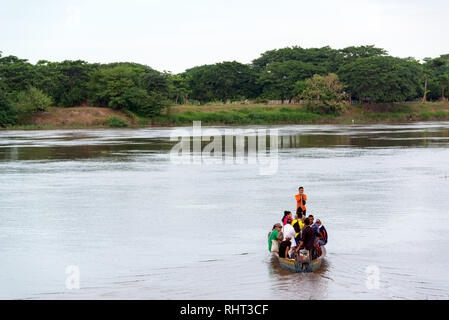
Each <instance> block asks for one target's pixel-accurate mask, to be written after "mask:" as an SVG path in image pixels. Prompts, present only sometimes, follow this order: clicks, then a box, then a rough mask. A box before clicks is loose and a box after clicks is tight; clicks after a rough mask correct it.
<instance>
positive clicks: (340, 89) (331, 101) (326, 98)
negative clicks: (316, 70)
mask: <svg viewBox="0 0 449 320" xmlns="http://www.w3.org/2000/svg"><path fill="white" fill-rule="evenodd" d="M301 98H302V99H303V100H304V101H305V104H306V106H307V108H308V109H309V110H310V111H312V112H316V113H327V114H331V113H338V112H341V111H343V110H344V109H345V105H346V104H347V95H346V93H345V92H344V86H343V84H342V83H341V82H340V81H339V80H338V76H337V75H336V74H334V73H331V74H329V75H327V76H321V75H318V74H316V75H314V76H313V77H312V78H310V79H307V80H306V82H305V89H304V91H303V93H302V95H301Z"/></svg>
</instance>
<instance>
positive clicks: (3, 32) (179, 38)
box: [0, 0, 449, 73]
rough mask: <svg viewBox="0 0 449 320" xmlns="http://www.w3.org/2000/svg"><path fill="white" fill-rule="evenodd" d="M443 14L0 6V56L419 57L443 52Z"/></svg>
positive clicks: (217, 6)
mask: <svg viewBox="0 0 449 320" xmlns="http://www.w3.org/2000/svg"><path fill="white" fill-rule="evenodd" d="M448 13H449V1H444V0H427V1H416V0H390V1H388V0H357V1H356V0H345V1H343V0H342V1H331V0H315V1H310V0H308V1H303V0H269V1H266V0H238V1H236V0H222V1H213V0H209V1H206V0H164V1H162V0H126V1H124V0H122V1H115V0H109V1H106V0H90V1H87V0H86V1H83V0H72V1H63V0H39V1H38V0H35V1H34V0H28V1H26V0H11V1H5V0H0V51H3V55H10V54H11V55H16V56H19V57H20V58H25V59H29V60H30V61H31V62H32V63H35V62H37V61H38V60H40V59H46V60H50V61H62V60H65V59H72V60H75V59H83V60H86V61H89V62H102V63H107V62H115V61H131V62H138V63H142V64H146V65H149V66H151V67H153V68H155V69H157V70H160V71H163V70H167V71H172V72H174V73H178V72H182V71H184V70H185V69H187V68H190V67H193V66H197V65H203V64H210V63H215V62H221V61H232V60H237V61H240V62H242V63H249V62H251V60H253V59H255V58H257V57H259V55H260V54H261V53H262V52H264V51H266V50H271V49H277V48H283V47H286V46H293V45H298V46H301V47H304V48H309V47H322V46H326V45H329V46H331V47H333V48H343V47H347V46H351V45H370V44H373V45H375V46H377V47H381V48H385V49H386V50H388V51H389V53H390V54H392V55H394V56H399V57H408V56H413V57H415V58H417V59H422V58H424V57H429V56H430V57H436V56H439V55H440V54H445V53H449V36H448V30H449V18H448Z"/></svg>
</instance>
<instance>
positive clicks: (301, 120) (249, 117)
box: [7, 102, 449, 130]
mask: <svg viewBox="0 0 449 320" xmlns="http://www.w3.org/2000/svg"><path fill="white" fill-rule="evenodd" d="M192 121H201V122H202V124H203V125H263V124H353V123H354V124H369V123H403V122H411V121H449V104H447V103H444V102H429V103H425V104H422V103H416V102H413V103H411V102H409V103H400V104H389V105H351V106H349V107H348V108H347V110H346V111H345V112H344V113H342V114H339V115H322V114H316V113H312V112H309V111H308V110H307V109H306V108H305V107H304V106H302V105H282V104H280V105H264V104H254V105H247V104H233V105H229V104H228V105H223V104H206V105H202V106H194V105H177V106H171V107H169V108H167V109H166V110H165V111H164V112H163V113H162V114H161V115H159V116H157V117H154V118H142V117H139V116H137V115H135V114H133V113H132V112H128V111H124V112H122V111H117V110H113V109H109V108H97V107H75V108H56V107H53V108H50V109H49V110H48V111H47V112H42V113H39V114H37V115H36V116H35V117H34V119H33V120H32V122H31V123H30V124H29V125H22V126H13V127H9V128H7V129H21V130H27V129H30V130H31V129H82V128H111V127H112V128H119V127H132V128H138V127H147V126H183V125H191V124H192Z"/></svg>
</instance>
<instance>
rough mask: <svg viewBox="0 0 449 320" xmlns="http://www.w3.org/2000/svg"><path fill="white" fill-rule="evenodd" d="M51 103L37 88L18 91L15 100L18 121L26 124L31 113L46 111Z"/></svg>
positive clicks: (31, 115) (29, 119)
mask: <svg viewBox="0 0 449 320" xmlns="http://www.w3.org/2000/svg"><path fill="white" fill-rule="evenodd" d="M52 103H53V101H52V99H51V98H50V97H49V96H47V95H46V94H45V93H43V92H42V91H41V90H39V89H37V88H34V87H30V88H29V89H28V90H27V91H22V92H20V93H19V94H18V96H17V102H16V107H17V111H18V113H19V123H20V124H28V123H29V122H30V121H31V118H32V117H33V115H35V114H36V113H38V112H43V111H47V110H48V108H49V107H50V106H51V105H52Z"/></svg>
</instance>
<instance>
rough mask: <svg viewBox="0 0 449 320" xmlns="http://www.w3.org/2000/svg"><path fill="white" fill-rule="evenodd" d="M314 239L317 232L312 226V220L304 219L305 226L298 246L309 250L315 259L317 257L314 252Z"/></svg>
mask: <svg viewBox="0 0 449 320" xmlns="http://www.w3.org/2000/svg"><path fill="white" fill-rule="evenodd" d="M314 240H315V232H314V231H313V229H312V227H311V226H310V220H309V219H305V220H304V227H303V229H302V234H301V241H300V242H299V246H298V248H304V249H306V250H308V251H309V255H310V257H311V259H312V260H313V259H314V258H315V254H314V253H315V252H314V250H313V249H314Z"/></svg>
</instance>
